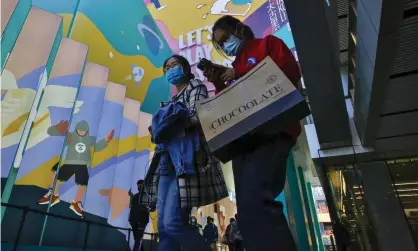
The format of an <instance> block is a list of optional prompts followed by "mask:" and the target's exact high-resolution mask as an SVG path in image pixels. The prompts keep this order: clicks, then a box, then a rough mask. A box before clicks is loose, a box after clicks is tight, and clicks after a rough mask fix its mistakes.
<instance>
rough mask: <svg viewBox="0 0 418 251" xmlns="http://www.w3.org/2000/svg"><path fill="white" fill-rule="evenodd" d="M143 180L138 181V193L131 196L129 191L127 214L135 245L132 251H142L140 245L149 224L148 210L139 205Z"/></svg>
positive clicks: (142, 247)
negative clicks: (128, 209)
mask: <svg viewBox="0 0 418 251" xmlns="http://www.w3.org/2000/svg"><path fill="white" fill-rule="evenodd" d="M143 185H144V180H138V182H137V186H138V193H136V194H135V195H133V194H132V193H131V191H130V190H129V195H130V196H131V203H130V206H129V207H130V209H131V210H130V212H129V224H130V225H131V228H132V233H133V236H134V240H135V244H134V247H133V249H132V251H139V250H140V251H144V246H143V245H142V238H143V236H144V231H145V228H146V226H147V224H148V222H149V214H150V213H149V209H148V208H147V207H146V206H144V205H142V204H140V203H139V196H140V192H139V191H141V190H142V188H143ZM140 248H141V249H140Z"/></svg>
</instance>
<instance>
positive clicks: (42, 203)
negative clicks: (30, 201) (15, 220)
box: [37, 189, 60, 207]
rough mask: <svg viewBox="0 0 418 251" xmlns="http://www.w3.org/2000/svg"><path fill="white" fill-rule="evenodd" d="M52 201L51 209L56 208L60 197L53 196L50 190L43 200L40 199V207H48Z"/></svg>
mask: <svg viewBox="0 0 418 251" xmlns="http://www.w3.org/2000/svg"><path fill="white" fill-rule="evenodd" d="M51 196H52V200H51ZM50 200H51V207H52V206H55V205H56V204H58V203H59V202H60V197H59V196H58V195H52V190H51V189H49V190H48V192H47V193H46V194H45V195H44V196H43V197H42V198H40V199H39V200H38V202H37V203H38V204H39V205H48V204H49V201H50Z"/></svg>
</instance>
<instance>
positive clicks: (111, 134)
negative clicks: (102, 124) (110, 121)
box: [105, 129, 115, 143]
mask: <svg viewBox="0 0 418 251" xmlns="http://www.w3.org/2000/svg"><path fill="white" fill-rule="evenodd" d="M113 134H115V129H112V131H110V133H109V134H108V135H106V137H105V140H106V143H109V142H110V141H111V140H112V139H113Z"/></svg>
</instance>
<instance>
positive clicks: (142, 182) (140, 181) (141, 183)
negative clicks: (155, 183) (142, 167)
mask: <svg viewBox="0 0 418 251" xmlns="http://www.w3.org/2000/svg"><path fill="white" fill-rule="evenodd" d="M136 184H137V185H138V186H139V185H143V184H144V180H138V182H137V183H136Z"/></svg>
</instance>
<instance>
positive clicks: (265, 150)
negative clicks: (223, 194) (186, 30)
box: [204, 16, 301, 251]
mask: <svg viewBox="0 0 418 251" xmlns="http://www.w3.org/2000/svg"><path fill="white" fill-rule="evenodd" d="M212 43H213V45H214V48H215V49H216V50H217V51H219V52H220V53H221V54H223V55H225V56H230V57H235V60H234V62H233V63H232V68H227V67H224V66H220V65H215V64H214V65H213V67H208V68H207V69H205V71H204V75H205V76H206V77H207V78H208V80H209V81H210V82H212V83H213V84H214V86H215V88H216V93H219V92H220V91H221V90H223V89H225V88H227V84H226V83H229V84H233V81H234V80H237V79H239V78H240V77H242V76H244V75H245V74H247V73H248V72H249V71H250V70H252V69H253V68H254V67H256V66H257V65H258V64H259V63H260V62H261V61H263V60H264V59H265V58H266V57H270V58H271V59H272V60H273V61H274V62H275V63H276V64H277V66H278V67H279V68H280V69H281V70H282V71H283V73H284V74H285V75H286V76H287V78H288V79H289V80H290V82H291V83H292V84H293V85H295V86H296V87H297V85H298V82H299V81H300V79H301V73H300V70H299V66H298V63H297V62H296V60H295V57H294V56H293V54H292V52H291V51H290V49H289V48H288V47H287V46H286V44H285V43H284V42H283V41H282V40H281V39H279V38H277V37H275V36H272V35H268V36H266V37H264V38H261V39H258V38H255V36H254V33H253V31H252V30H251V28H250V27H248V26H247V25H246V24H244V23H243V22H241V21H240V20H239V19H237V18H234V17H232V16H223V17H221V18H219V19H218V20H217V21H216V22H215V24H214V26H213V28H212ZM300 133H301V126H300V123H299V121H295V122H294V124H293V125H291V126H290V127H288V128H286V129H285V130H274V128H272V130H269V131H268V132H267V131H259V132H256V133H255V134H254V135H253V136H252V137H250V138H249V139H248V142H245V143H243V145H245V146H246V149H243V150H242V151H241V153H240V155H239V156H237V157H236V158H234V159H233V160H232V169H233V172H234V181H235V191H236V201H237V210H238V215H239V216H240V220H239V225H240V230H241V233H242V237H243V240H244V245H245V249H246V250H247V251H260V250H263V251H276V250H277V248H278V247H280V250H282V251H296V244H295V241H294V239H293V236H292V233H291V231H290V229H289V226H288V224H287V221H286V218H285V216H284V213H283V205H282V204H281V203H278V202H277V201H275V198H276V197H277V196H278V195H279V194H280V193H281V192H282V191H283V189H284V186H285V182H286V167H287V158H288V156H289V153H290V151H291V149H292V147H293V146H294V145H295V144H296V139H297V137H298V136H299V134H300Z"/></svg>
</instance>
